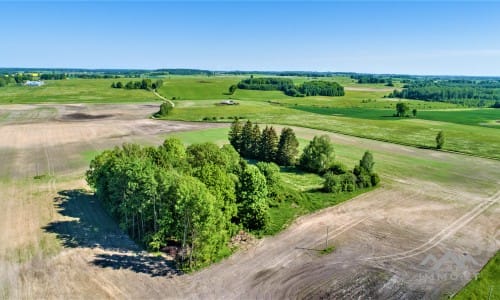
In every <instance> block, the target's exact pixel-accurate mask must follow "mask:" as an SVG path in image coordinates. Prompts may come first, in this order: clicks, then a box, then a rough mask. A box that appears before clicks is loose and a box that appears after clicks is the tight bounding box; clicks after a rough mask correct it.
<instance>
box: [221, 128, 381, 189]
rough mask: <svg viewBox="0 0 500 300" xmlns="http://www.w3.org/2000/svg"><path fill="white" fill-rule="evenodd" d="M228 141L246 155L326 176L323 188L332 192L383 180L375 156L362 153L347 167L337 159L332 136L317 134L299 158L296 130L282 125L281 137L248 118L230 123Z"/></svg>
mask: <svg viewBox="0 0 500 300" xmlns="http://www.w3.org/2000/svg"><path fill="white" fill-rule="evenodd" d="M228 139H229V142H230V143H231V145H232V146H233V147H234V148H235V149H236V151H237V152H238V153H239V154H240V155H241V156H242V157H245V158H249V159H256V160H259V161H264V162H274V163H276V164H278V165H280V166H296V167H298V168H300V169H301V170H303V171H305V172H311V173H316V174H319V175H322V176H324V178H325V182H324V187H323V189H324V191H325V192H329V193H339V192H352V191H354V190H356V189H357V188H367V187H371V186H376V185H378V183H379V181H380V179H379V176H378V174H377V173H375V172H374V171H373V165H374V162H373V156H372V154H371V153H370V152H368V151H367V152H366V153H365V154H364V155H363V158H362V159H361V161H360V163H359V165H357V166H356V167H354V169H353V170H348V169H347V168H346V167H345V166H344V165H343V164H342V163H340V162H337V161H335V151H334V146H333V144H332V142H331V141H330V138H329V137H328V136H326V135H323V136H316V137H314V138H313V140H312V141H311V142H310V143H309V144H308V145H307V146H306V147H305V148H304V151H303V152H302V155H301V156H300V157H299V159H297V155H298V152H299V151H298V146H299V142H298V140H297V138H296V136H295V133H294V131H293V129H291V128H283V130H282V131H281V134H280V137H279V139H278V135H277V133H276V131H275V129H274V128H273V127H268V126H266V127H265V128H264V129H263V130H262V131H260V128H259V125H258V124H252V122H251V121H250V120H248V121H247V122H246V123H245V125H243V126H242V124H241V122H240V121H239V120H235V121H234V122H233V123H232V124H231V128H230V130H229V135H228Z"/></svg>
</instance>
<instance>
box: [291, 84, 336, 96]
mask: <svg viewBox="0 0 500 300" xmlns="http://www.w3.org/2000/svg"><path fill="white" fill-rule="evenodd" d="M298 90H299V92H300V93H302V94H303V95H306V96H344V87H343V86H341V85H340V84H338V83H336V82H331V81H314V80H313V81H306V82H304V83H303V84H302V85H300V86H299V88H298Z"/></svg>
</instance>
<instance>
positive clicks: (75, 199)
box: [43, 190, 141, 252]
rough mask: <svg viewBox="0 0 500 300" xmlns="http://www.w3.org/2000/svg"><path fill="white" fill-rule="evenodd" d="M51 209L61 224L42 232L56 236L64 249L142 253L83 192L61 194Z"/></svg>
mask: <svg viewBox="0 0 500 300" xmlns="http://www.w3.org/2000/svg"><path fill="white" fill-rule="evenodd" d="M58 194H59V196H58V197H56V198H54V202H55V203H54V205H55V206H56V208H57V210H58V212H59V213H60V214H61V215H62V216H63V217H64V220H58V221H53V222H51V223H49V224H48V225H47V226H45V227H44V228H43V229H44V230H45V231H47V232H50V233H55V234H56V236H57V238H58V239H59V240H60V241H61V242H62V244H63V246H64V247H66V248H78V247H83V248H97V247H99V248H102V249H104V250H112V251H120V252H123V251H139V250H141V249H140V247H139V246H137V245H136V244H135V243H134V242H133V241H132V240H131V239H130V238H129V237H128V236H127V235H126V234H125V233H123V231H122V230H121V229H120V228H119V227H118V225H117V224H116V223H115V222H114V220H113V219H112V218H111V217H110V216H109V215H108V214H107V213H106V211H105V210H104V209H103V208H102V207H101V205H100V203H99V201H98V200H97V199H96V197H94V195H92V194H89V193H88V192H86V191H84V190H66V191H60V192H59V193H58Z"/></svg>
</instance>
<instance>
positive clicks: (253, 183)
mask: <svg viewBox="0 0 500 300" xmlns="http://www.w3.org/2000/svg"><path fill="white" fill-rule="evenodd" d="M267 193H268V191H267V183H266V177H265V176H264V175H262V173H261V172H260V171H259V169H258V168H257V167H255V166H252V165H247V166H246V168H245V169H244V170H243V171H242V174H241V176H240V182H239V185H238V203H239V209H238V218H239V219H240V221H241V223H242V224H243V226H245V228H247V229H251V230H252V229H256V230H259V229H263V228H264V227H265V226H266V224H267V223H268V221H269V215H268V209H269V206H268V204H267Z"/></svg>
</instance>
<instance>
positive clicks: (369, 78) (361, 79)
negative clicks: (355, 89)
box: [351, 75, 392, 84]
mask: <svg viewBox="0 0 500 300" xmlns="http://www.w3.org/2000/svg"><path fill="white" fill-rule="evenodd" d="M351 78H352V79H356V80H357V82H358V83H359V84H364V83H387V82H389V80H390V79H386V78H382V77H376V76H373V75H351ZM390 81H391V82H392V80H390Z"/></svg>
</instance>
